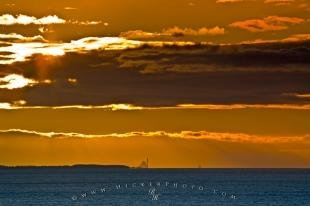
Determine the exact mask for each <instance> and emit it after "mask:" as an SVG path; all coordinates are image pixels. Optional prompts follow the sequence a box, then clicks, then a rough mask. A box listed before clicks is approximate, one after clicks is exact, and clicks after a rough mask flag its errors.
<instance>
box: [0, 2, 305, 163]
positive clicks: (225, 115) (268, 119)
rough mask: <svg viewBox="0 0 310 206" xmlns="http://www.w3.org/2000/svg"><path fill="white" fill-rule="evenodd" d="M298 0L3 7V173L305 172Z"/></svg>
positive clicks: (20, 4)
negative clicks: (10, 168)
mask: <svg viewBox="0 0 310 206" xmlns="http://www.w3.org/2000/svg"><path fill="white" fill-rule="evenodd" d="M309 12H310V3H309V1H308V0H292V1H285V0H277V1H269V0H251V1H250V0H238V1H232V0H228V1H227V0H171V1H166V0H147V1H146V0H105V1H102V0H94V1H85V0H67V1H50V2H48V3H47V1H41V0H40V1H39V0H31V1H25V0H3V1H1V2H0V165H67V164H69V165H71V164H126V165H129V166H136V165H138V164H139V163H140V162H141V161H142V160H143V159H144V158H146V157H149V158H150V165H151V167H197V166H198V165H202V166H203V167H310V139H309V137H310V136H309V135H310V127H309V125H310V87H309V80H310V70H309V68H310V26H309V24H310V15H309V14H310V13H309Z"/></svg>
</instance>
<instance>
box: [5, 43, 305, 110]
mask: <svg viewBox="0 0 310 206" xmlns="http://www.w3.org/2000/svg"><path fill="white" fill-rule="evenodd" d="M309 66H310V42H295V43H292V42H291V43H268V44H247V45H246V44H245V45H222V46H221V45H194V46H183V47H180V46H163V47H153V46H144V47H142V48H139V49H130V50H123V51H93V52H87V53H84V54H78V53H67V54H66V55H64V56H62V57H53V58H46V57H43V56H40V55H36V56H33V57H32V59H31V60H30V61H27V62H22V63H14V64H12V65H0V69H1V75H2V76H5V75H8V74H12V73H15V74H21V75H23V76H24V77H26V78H31V79H36V80H40V81H41V80H44V79H50V80H51V81H52V83H51V84H38V85H35V86H33V87H31V88H28V87H26V88H21V89H16V90H11V91H8V90H4V89H2V90H0V102H11V101H14V100H21V99H22V100H25V101H27V103H28V105H53V106H55V105H77V104H83V105H89V104H91V105H102V104H111V103H131V104H137V105H148V106H159V105H160V106H169V105H176V104H182V103H183V104H184V103H193V104H205V103H208V104H234V103H244V104H271V103H279V104H284V103H285V104H287V103H297V104H298V103H300V104H304V103H309V99H307V98H298V97H296V96H292V95H285V94H289V93H298V94H309V93H310V87H309V80H310V67H309ZM69 79H71V80H72V79H74V80H76V82H75V83H74V84H72V81H71V82H70V81H69Z"/></svg>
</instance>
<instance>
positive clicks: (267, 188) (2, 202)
mask: <svg viewBox="0 0 310 206" xmlns="http://www.w3.org/2000/svg"><path fill="white" fill-rule="evenodd" d="M28 205H29V206H30V205H31V206H36V205H40V206H41V205H42V206H51V205H53V206H54V205H57V206H62V205H81V206H82V205H90V206H99V205H100V206H102V205H104V206H105V205H115V206H120V205H124V206H125V205H126V206H130V205H171V206H173V205H180V206H181V205H210V206H211V205H212V206H213V205H214V206H222V205H224V206H225V205H253V206H254V205H262V206H266V205H273V206H276V205H279V206H284V205H288V206H289V205H301V206H307V205H310V170H309V169H107V168H87V167H85V168H48V167H47V168H41V167H40V168H1V169H0V206H28Z"/></svg>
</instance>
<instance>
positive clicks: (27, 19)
mask: <svg viewBox="0 0 310 206" xmlns="http://www.w3.org/2000/svg"><path fill="white" fill-rule="evenodd" d="M64 23H66V20H64V19H62V18H59V17H58V16H56V15H49V16H44V17H42V18H37V17H34V16H27V15H23V14H19V15H17V16H13V15H11V14H3V15H2V16H0V25H13V24H22V25H28V24H38V25H47V24H64Z"/></svg>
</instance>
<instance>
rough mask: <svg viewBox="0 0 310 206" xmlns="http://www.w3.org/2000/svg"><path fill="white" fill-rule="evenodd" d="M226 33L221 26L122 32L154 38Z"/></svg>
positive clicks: (136, 36)
mask: <svg viewBox="0 0 310 206" xmlns="http://www.w3.org/2000/svg"><path fill="white" fill-rule="evenodd" d="M223 34H225V29H224V28H222V27H219V26H216V27H213V28H207V27H202V28H199V29H192V28H180V27H177V26H175V27H171V28H166V29H163V30H162V31H161V32H146V31H142V30H132V31H126V32H122V33H121V34H120V36H121V37H125V38H128V39H139V38H154V37H164V36H168V37H169V36H170V37H180V36H208V35H210V36H214V35H223Z"/></svg>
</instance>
